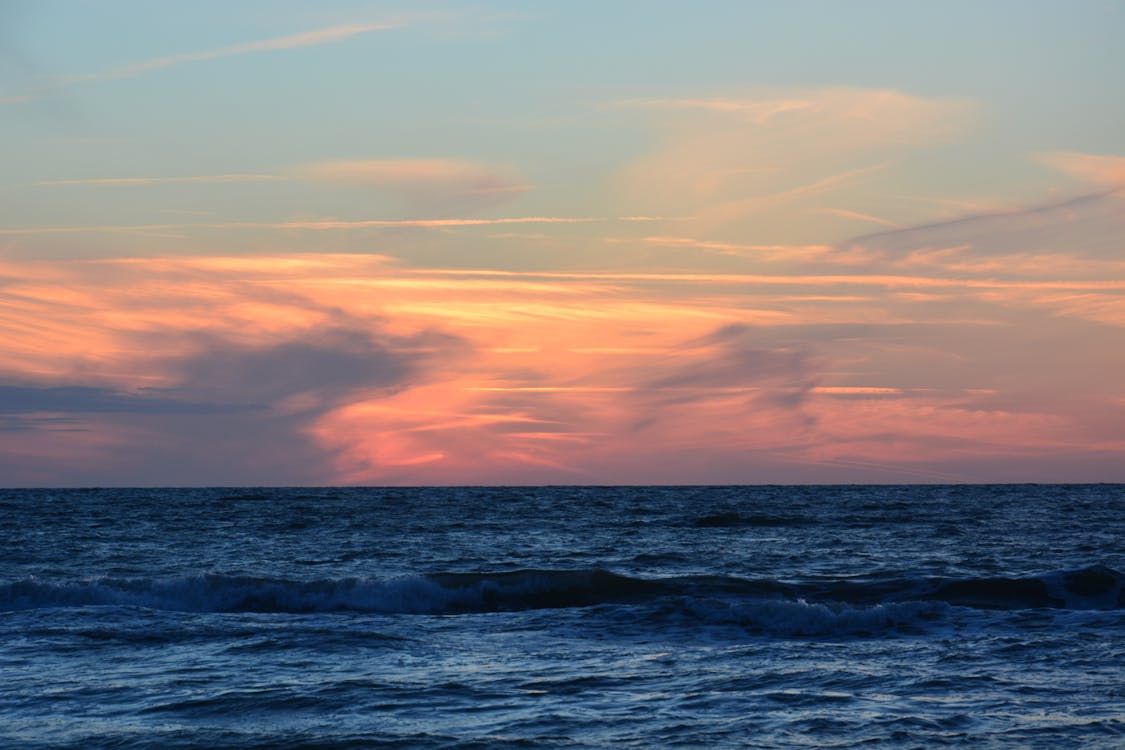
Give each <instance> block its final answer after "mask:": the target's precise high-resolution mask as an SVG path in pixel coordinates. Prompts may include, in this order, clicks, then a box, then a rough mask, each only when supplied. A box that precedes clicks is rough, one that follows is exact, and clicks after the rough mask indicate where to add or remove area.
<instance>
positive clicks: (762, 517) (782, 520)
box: [691, 511, 812, 529]
mask: <svg viewBox="0 0 1125 750" xmlns="http://www.w3.org/2000/svg"><path fill="white" fill-rule="evenodd" d="M809 523H812V521H810V520H809V519H808V518H803V517H801V516H772V515H766V514H763V513H756V514H752V515H744V514H742V513H737V512H733V511H731V512H725V513H712V514H710V515H706V516H700V517H699V518H696V519H695V520H693V521H692V522H691V525H692V526H697V527H699V528H704V529H718V528H733V527H737V526H763V527H771V526H804V525H806V524H809Z"/></svg>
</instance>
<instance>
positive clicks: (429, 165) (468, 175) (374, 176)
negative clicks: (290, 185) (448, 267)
mask: <svg viewBox="0 0 1125 750" xmlns="http://www.w3.org/2000/svg"><path fill="white" fill-rule="evenodd" d="M295 175H296V176H298V177H299V178H301V179H304V180H311V181H314V182H321V183H333V184H339V185H350V186H356V187H362V188H368V189H374V190H378V191H381V192H384V193H387V194H390V195H392V196H395V197H397V198H398V199H399V200H400V201H401V202H402V203H404V204H405V206H406V207H407V208H408V209H409V210H411V211H413V212H418V213H438V214H440V213H449V212H454V211H463V210H478V209H481V208H485V207H488V206H493V205H496V204H498V203H501V202H503V201H506V200H510V199H511V198H513V197H516V196H518V195H520V194H521V193H524V192H526V191H528V190H530V189H531V186H530V185H527V184H525V183H523V182H521V181H519V180H518V179H516V177H515V175H514V174H513V172H512V171H511V170H510V169H506V168H503V167H499V166H495V165H491V164H485V163H482V162H476V161H469V160H466V159H382V160H358V161H357V160H349V161H330V162H320V163H316V164H308V165H305V166H303V167H300V168H298V169H297V170H295Z"/></svg>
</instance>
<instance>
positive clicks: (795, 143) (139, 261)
mask: <svg viewBox="0 0 1125 750" xmlns="http://www.w3.org/2000/svg"><path fill="white" fill-rule="evenodd" d="M1123 36H1125V1H1122V0H1080V1H1078V2H1070V3H1060V2H1055V1H1053V0H1052V1H1051V2H1046V1H1042V0H1020V1H1018V2H1016V1H1008V0H984V1H981V0H972V1H971V2H968V1H963V0H945V1H943V2H940V3H937V2H926V3H923V2H911V3H903V2H899V1H898V0H891V1H887V2H881V1H877V0H860V1H859V2H850V3H841V2H832V1H828V0H824V1H813V0H793V1H786V2H781V1H780V0H777V1H776V2H770V1H766V0H763V1H762V2H753V3H749V2H741V1H740V0H729V1H725V2H724V1H720V0H701V2H694V3H685V2H666V1H663V0H617V1H613V2H605V1H600V2H593V1H592V0H574V1H570V2H557V3H548V2H541V3H540V2H536V3H532V2H515V1H511V2H508V1H501V0H480V1H479V2H445V3H437V2H427V1H425V0H423V1H422V2H402V1H401V0H400V1H399V2H397V3H396V2H358V1H343V0H339V1H332V0H326V1H325V2H317V3H308V2H289V1H286V0H269V1H268V2H265V1H258V0H241V1H240V2H233V3H232V2H222V3H220V2H211V1H209V0H200V1H199V2H194V3H175V4H173V3H152V2H147V1H145V2H141V1H136V2H128V1H125V0H96V1H95V0H65V1H64V0H0V164H2V165H3V170H2V171H0V486H75V485H102V486H105V485H117V486H122V485H129V486H132V485H160V486H183V485H326V484H331V485H336V484H344V485H355V484H367V485H461V484H742V483H746V484H758V483H857V482H862V483H866V482H871V483H887V482H893V483H910V482H925V483H932V482H1104V481H1117V482H1121V481H1125V96H1122V95H1121V92H1123V91H1125V45H1122V44H1121V43H1120V40H1121V38H1122V37H1123Z"/></svg>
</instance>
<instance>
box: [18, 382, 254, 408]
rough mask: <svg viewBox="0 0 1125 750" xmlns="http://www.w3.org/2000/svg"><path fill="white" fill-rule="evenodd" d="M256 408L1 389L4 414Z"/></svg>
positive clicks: (104, 391) (80, 389)
mask: <svg viewBox="0 0 1125 750" xmlns="http://www.w3.org/2000/svg"><path fill="white" fill-rule="evenodd" d="M260 408H262V407H261V406H259V405H253V404H219V403H206V402H201V401H189V400H183V399H178V398H175V397H174V396H171V395H169V393H168V392H167V391H154V390H148V391H141V392H136V393H129V392H125V391H120V390H116V389H113V388H99V387H93V386H78V385H70V386H54V387H48V388H39V387H32V386H19V385H0V414H4V415H12V414H34V413H38V412H48V413H67V414H91V413H101V414H111V413H116V414H186V413H192V414H219V413H224V412H232V411H246V410H248V409H260Z"/></svg>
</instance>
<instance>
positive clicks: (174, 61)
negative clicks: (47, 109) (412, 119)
mask: <svg viewBox="0 0 1125 750" xmlns="http://www.w3.org/2000/svg"><path fill="white" fill-rule="evenodd" d="M396 28H399V26H397V25H395V24H389V23H370V24H346V25H341V26H330V27H327V28H323V29H314V30H312V31H303V32H301V33H299V34H290V35H288V36H281V37H273V38H271V39H260V40H257V41H253V42H241V43H239V44H231V45H228V46H226V47H218V48H215V49H209V50H202V51H199V52H185V53H181V54H178V55H167V56H164V57H155V58H152V59H150V60H142V61H141V62H137V63H132V64H130V65H122V66H120V67H117V68H114V69H112V70H108V71H105V72H102V73H84V74H79V75H73V76H65V77H63V78H62V80H63V81H64V82H66V83H77V82H80V81H90V80H98V79H106V78H133V77H136V76H139V75H141V74H143V73H150V72H152V71H156V70H163V69H164V68H170V67H172V66H174V65H184V64H186V63H196V62H207V61H209V60H220V59H222V58H225V57H235V56H238V55H249V54H254V53H258V52H275V51H278V50H286V49H296V48H300V47H315V46H319V45H322V44H333V43H335V42H340V41H343V40H345V39H350V38H352V37H355V36H359V35H361V34H370V33H372V32H376V31H390V30H392V29H396Z"/></svg>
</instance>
